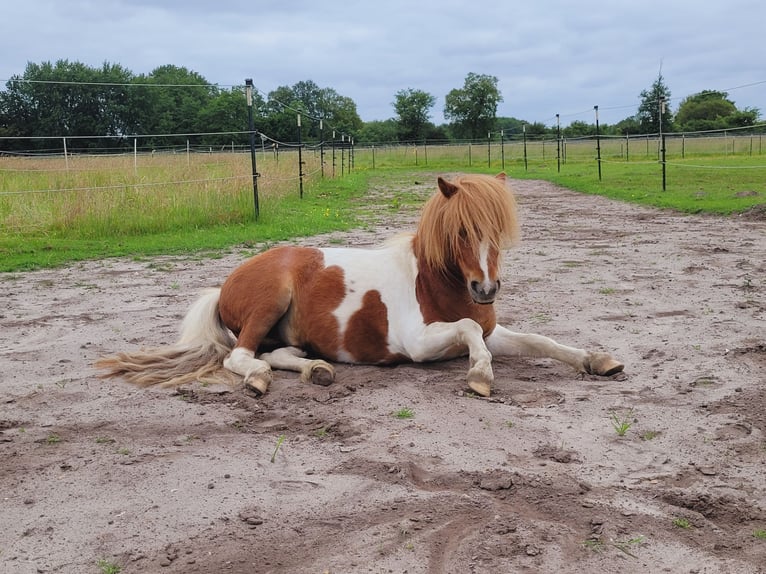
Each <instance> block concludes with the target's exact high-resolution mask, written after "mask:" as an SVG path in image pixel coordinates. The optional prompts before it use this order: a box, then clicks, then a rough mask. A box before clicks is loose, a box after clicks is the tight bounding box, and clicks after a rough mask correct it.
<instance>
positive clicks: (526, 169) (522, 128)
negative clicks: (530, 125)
mask: <svg viewBox="0 0 766 574" xmlns="http://www.w3.org/2000/svg"><path fill="white" fill-rule="evenodd" d="M521 133H522V137H523V140H524V171H529V164H528V163H527V124H523V125H522V126H521Z"/></svg>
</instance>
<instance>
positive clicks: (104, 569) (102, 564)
mask: <svg viewBox="0 0 766 574" xmlns="http://www.w3.org/2000/svg"><path fill="white" fill-rule="evenodd" d="M96 566H98V568H99V570H101V574H119V573H120V572H122V566H120V565H119V564H115V563H114V562H111V561H110V560H106V559H102V560H99V561H98V562H96Z"/></svg>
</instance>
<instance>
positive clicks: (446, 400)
mask: <svg viewBox="0 0 766 574" xmlns="http://www.w3.org/2000/svg"><path fill="white" fill-rule="evenodd" d="M424 179H425V177H424ZM514 185H515V187H516V190H517V193H518V198H519V203H520V210H521V215H522V225H523V241H522V244H521V245H520V246H519V247H518V248H517V249H515V250H513V251H512V252H509V253H508V255H507V257H506V264H505V269H504V288H503V289H504V292H503V293H502V294H501V297H500V300H499V302H498V303H497V304H496V306H497V309H498V314H499V317H500V319H501V322H502V323H504V324H506V325H508V326H510V327H511V328H512V329H514V330H518V331H531V332H538V333H542V334H545V335H548V336H551V337H553V338H555V339H557V340H559V341H560V342H563V343H568V344H572V345H575V346H580V347H586V348H592V349H602V350H607V351H610V352H612V353H613V354H614V355H615V356H616V357H618V358H619V359H621V360H622V361H624V362H625V364H626V369H625V372H624V373H622V374H620V375H617V376H615V377H612V378H607V379H604V378H599V377H590V376H586V377H584V378H583V377H580V376H577V375H575V374H574V373H573V372H571V370H570V369H569V367H566V366H564V365H561V364H558V363H554V362H552V361H549V360H526V359H519V360H504V361H496V362H495V374H496V377H497V381H496V384H495V387H494V394H493V396H492V397H491V398H490V399H480V398H476V397H474V396H472V395H471V394H470V393H468V392H466V387H465V384H464V376H465V373H466V369H467V365H466V361H465V360H455V361H450V362H447V363H441V364H433V365H422V366H415V365H406V366H400V367H396V368H373V367H350V366H344V365H340V366H339V367H338V382H337V383H336V384H334V385H332V386H330V387H314V386H311V385H308V386H306V385H302V384H301V383H300V382H299V381H298V379H297V375H295V374H293V373H277V377H276V380H275V382H274V384H273V385H272V387H271V390H270V391H269V392H268V393H267V394H266V395H265V396H264V397H262V398H256V397H255V396H253V395H252V394H250V393H249V392H247V391H245V390H244V389H242V388H241V387H240V388H228V387H222V386H221V387H218V386H209V387H202V386H199V385H197V386H192V387H190V388H182V389H180V390H179V391H177V392H175V391H172V390H140V389H136V388H133V387H131V386H129V385H127V384H125V383H123V382H121V381H107V382H104V381H101V380H100V379H98V378H97V377H96V373H95V372H94V370H93V369H92V367H91V364H92V362H93V361H94V360H95V359H96V358H97V357H98V356H100V355H102V354H108V353H111V352H114V351H118V350H128V349H135V348H138V347H141V346H156V345H159V344H162V343H165V342H168V341H170V340H174V339H175V336H176V332H177V328H178V325H179V321H180V319H181V317H182V316H183V314H184V313H185V310H186V308H187V306H188V305H189V304H190V303H191V301H192V300H193V299H194V298H195V297H196V294H197V293H198V291H199V290H200V289H201V288H203V287H207V286H212V285H217V284H220V282H221V281H222V280H223V279H224V278H225V276H226V275H227V274H228V273H229V272H230V271H231V270H232V269H233V268H234V267H235V266H236V265H237V264H238V263H239V262H240V261H242V260H243V258H244V257H245V256H247V255H248V253H246V252H245V251H238V250H233V251H232V252H230V253H227V254H225V255H224V256H223V257H221V258H219V259H212V258H199V257H187V258H175V257H174V258H169V257H161V258H156V259H151V260H138V261H134V260H128V259H119V260H118V259H115V260H107V261H95V262H88V263H82V264H76V265H72V266H70V267H67V268H63V269H56V270H49V271H40V272H31V273H15V274H8V275H4V276H0V461H1V462H0V501H1V504H2V505H1V506H0V571H2V572H4V573H5V572H7V573H19V574H26V573H38V572H65V573H70V572H71V573H90V572H93V573H100V572H114V571H115V570H116V569H112V570H109V568H110V567H111V566H119V567H121V569H122V572H124V573H135V572H167V573H179V574H180V573H184V574H189V573H192V574H193V573H200V574H201V573H212V572H232V573H242V574H244V573H248V574H251V573H268V572H274V573H276V572H280V573H282V572H283V573H313V574H321V573H324V572H331V573H335V574H338V573H356V572H359V573H367V572H372V573H389V572H394V573H401V572H407V573H410V574H416V573H429V574H436V573H442V572H444V573H499V572H536V573H554V572H555V573H559V572H575V573H593V572H621V573H631V572H641V573H645V572H709V573H713V572H715V573H719V572H731V573H738V574H742V573H749V572H764V571H766V540H765V539H763V536H766V532H764V531H766V494H765V493H766V464H764V460H765V459H766V438H765V437H764V433H765V432H766V393H764V380H765V379H766V337H765V336H764V335H765V334H766V329H765V328H764V327H766V296H765V294H766V233H765V232H764V231H765V229H766V223H764V221H763V220H762V219H759V218H755V219H747V218H743V217H736V218H719V217H697V216H681V215H677V214H673V213H669V212H663V211H657V210H653V209H647V208H641V207H636V206H630V205H624V204H621V203H615V202H611V201H609V200H606V199H603V198H600V197H588V196H583V195H578V194H575V193H572V192H569V191H567V190H564V189H560V188H557V187H555V186H552V185H550V184H547V183H543V182H533V181H517V182H514ZM402 186H403V187H402V189H404V188H406V189H410V190H417V191H418V192H420V193H422V194H424V195H426V194H428V193H430V192H431V190H433V189H434V188H435V186H434V182H433V180H432V179H431V178H430V177H429V178H428V181H427V182H414V181H407V182H402ZM392 191H396V190H392ZM387 193H388V191H384V190H378V192H377V195H373V200H372V201H379V202H380V204H381V209H380V210H379V211H380V212H381V214H382V215H384V216H385V217H387V218H389V221H391V222H392V223H389V224H377V225H370V226H369V228H367V229H365V230H360V231H356V232H353V233H349V234H334V235H331V236H324V237H317V238H312V239H309V240H305V241H304V242H305V243H309V244H316V245H326V244H354V245H365V244H370V245H372V244H375V243H377V242H379V241H381V240H382V239H383V238H385V237H387V236H389V235H392V234H393V233H395V232H397V231H400V230H404V229H408V228H411V227H412V223H413V221H414V218H415V216H416V213H415V210H414V209H413V208H412V207H411V206H407V205H403V206H402V207H401V209H400V210H399V211H398V212H396V213H395V212H393V211H391V210H387V208H386V205H388V204H390V203H391V202H390V200H389V198H390V196H387V195H386V194H387ZM393 222H395V223H393ZM404 408H407V409H410V410H411V411H412V413H413V416H412V418H409V419H401V418H397V417H396V416H395V413H397V412H398V411H400V410H401V409H404ZM619 426H622V427H623V429H622V430H624V431H625V432H624V434H623V435H622V436H620V434H619V433H618V432H617V429H616V428H615V427H619ZM275 452H276V454H275ZM759 534H760V536H759Z"/></svg>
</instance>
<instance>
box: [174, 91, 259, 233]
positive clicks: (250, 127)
mask: <svg viewBox="0 0 766 574" xmlns="http://www.w3.org/2000/svg"><path fill="white" fill-rule="evenodd" d="M245 100H246V103H247V129H248V131H249V132H250V165H251V166H252V172H253V208H254V210H255V220H256V221H258V217H259V216H260V214H261V208H260V205H259V201H258V170H257V169H256V168H255V129H254V126H253V80H252V78H247V79H246V80H245ZM261 142H263V139H261ZM186 157H187V158H188V157H189V140H186Z"/></svg>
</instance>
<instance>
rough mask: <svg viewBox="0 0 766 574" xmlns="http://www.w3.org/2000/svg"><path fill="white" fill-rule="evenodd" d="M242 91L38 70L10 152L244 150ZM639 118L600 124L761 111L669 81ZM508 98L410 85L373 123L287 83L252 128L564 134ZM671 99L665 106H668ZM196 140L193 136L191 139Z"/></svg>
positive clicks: (457, 135)
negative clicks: (138, 139) (434, 114)
mask: <svg viewBox="0 0 766 574" xmlns="http://www.w3.org/2000/svg"><path fill="white" fill-rule="evenodd" d="M244 90H245V88H244V86H235V87H231V88H228V89H227V88H222V87H218V86H215V85H211V84H209V83H208V82H207V80H206V79H205V78H204V77H202V76H201V75H200V74H198V73H196V72H193V71H191V70H189V69H187V68H185V67H181V66H175V65H164V66H160V67H158V68H155V69H154V70H152V71H151V72H150V73H149V74H134V73H133V72H132V71H130V70H128V69H127V68H125V67H123V66H121V65H119V64H113V63H108V62H105V63H104V64H103V65H102V66H101V67H91V66H88V65H86V64H83V63H81V62H70V61H68V60H58V61H57V62H55V63H51V62H42V63H40V64H37V63H32V62H30V63H28V64H27V67H26V69H25V71H24V73H23V74H21V75H16V76H13V77H12V78H11V79H9V80H8V81H7V83H6V86H5V90H3V91H0V136H3V137H6V138H11V139H5V140H0V150H3V149H5V150H14V149H16V150H18V149H37V150H40V149H45V148H47V147H57V146H58V143H57V142H51V141H46V140H36V139H14V138H31V137H41V136H59V137H77V136H79V137H82V136H102V137H89V138H87V139H81V140H76V142H77V143H76V144H75V146H76V147H78V148H84V149H88V148H90V149H94V150H102V151H103V150H107V149H110V148H118V149H119V148H124V147H126V146H128V145H132V143H131V142H132V136H134V135H147V134H150V135H149V137H148V138H144V139H143V140H142V146H147V145H148V146H153V147H156V148H162V147H173V146H179V145H185V144H186V142H187V141H191V143H193V144H194V145H202V146H227V145H229V144H231V143H235V144H237V145H244V144H246V143H247V141H248V135H247V134H246V133H243V132H245V131H246V129H247V125H248V108H247V106H246V104H245V92H244ZM640 97H641V103H640V105H639V107H638V110H637V112H636V114H634V115H632V116H630V117H628V118H625V119H624V120H622V121H620V122H618V123H617V124H614V125H601V126H599V127H600V133H602V134H607V135H624V134H628V133H630V134H642V133H657V132H659V131H660V130H662V131H664V132H672V131H686V132H688V131H699V130H712V129H725V128H735V127H746V126H751V125H755V124H756V123H758V121H759V119H760V111H759V110H757V109H748V108H746V109H743V110H739V109H737V107H736V105H735V104H734V102H733V101H731V100H730V99H729V97H728V94H727V93H726V92H719V91H713V90H705V91H703V92H700V93H698V94H694V95H691V96H689V97H687V98H685V99H684V100H682V101H681V103H680V104H679V107H678V110H677V111H676V112H675V113H673V112H672V110H671V106H670V101H671V98H670V90H669V89H668V87H667V85H666V84H665V82H664V79H663V77H662V76H661V75H660V76H659V77H658V78H657V80H656V81H655V82H654V83H653V84H652V86H651V88H649V89H647V90H644V91H642V92H641V94H640ZM502 101H503V96H502V94H501V93H500V90H499V88H498V79H497V78H496V77H495V76H491V75H485V74H474V73H469V74H468V75H467V76H466V78H465V81H464V84H463V86H462V87H460V88H455V89H453V90H451V91H450V92H449V93H447V94H446V96H445V104H444V109H443V113H444V117H445V118H446V119H447V122H448V123H446V124H443V125H436V124H434V123H433V122H432V121H431V110H432V108H433V107H434V105H435V102H436V97H435V96H434V95H432V94H430V93H428V92H426V91H424V90H419V89H412V88H407V89H402V90H400V91H398V92H397V93H396V94H394V100H393V102H392V108H393V112H394V116H393V117H392V118H390V119H388V120H384V121H371V122H363V121H362V120H361V118H360V117H359V114H358V112H357V108H356V103H355V102H354V101H353V100H352V99H351V98H349V97H346V96H343V95H341V94H339V93H338V92H337V91H336V90H334V89H332V88H321V87H319V86H318V85H317V84H316V83H314V82H313V81H311V80H305V81H300V82H298V83H296V84H294V85H293V86H280V87H278V88H276V89H275V90H273V91H271V92H269V93H268V94H266V95H264V94H263V93H261V92H259V91H257V90H256V91H255V92H254V93H253V115H254V124H255V128H256V130H258V132H260V133H262V134H265V136H268V138H267V139H264V145H265V143H266V141H268V144H269V145H274V144H275V143H278V142H295V141H297V138H298V127H297V121H296V120H297V114H299V113H300V114H301V115H302V118H303V119H302V122H301V124H302V127H301V139H302V141H304V142H318V141H320V140H324V141H329V140H330V139H331V138H332V134H333V133H334V134H335V138H336V140H340V139H341V137H342V136H343V137H349V138H350V137H353V138H354V141H355V142H357V143H360V144H364V143H375V142H419V141H423V140H438V141H456V140H472V139H483V138H486V136H487V134H488V133H497V132H500V131H501V130H502V131H503V133H504V134H505V135H506V136H509V137H513V136H514V135H516V134H521V132H522V130H524V131H525V132H526V134H527V136H528V137H532V138H534V137H541V136H550V135H556V133H557V132H556V127H555V126H554V127H550V126H546V125H544V124H542V123H540V122H532V123H528V122H525V121H523V120H521V119H517V118H513V117H510V118H509V117H498V116H497V108H498V104H500V103H501V102H502ZM663 102H664V104H663ZM595 129H596V126H595V124H589V123H586V122H581V121H574V122H572V123H571V124H569V125H568V126H565V127H564V128H562V129H561V135H562V136H564V137H578V136H585V135H592V134H594V133H595ZM186 134H194V135H186Z"/></svg>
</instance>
